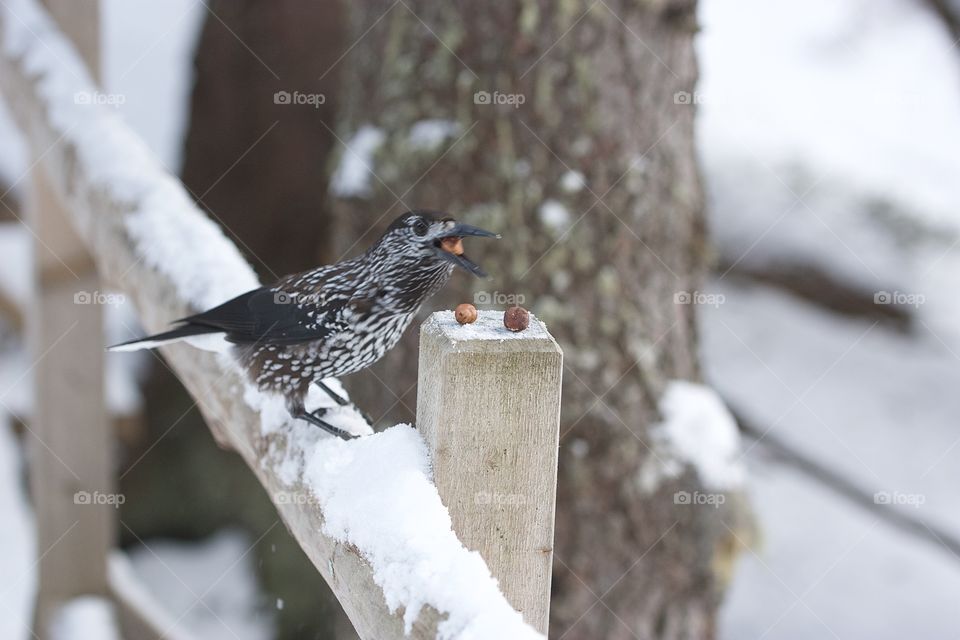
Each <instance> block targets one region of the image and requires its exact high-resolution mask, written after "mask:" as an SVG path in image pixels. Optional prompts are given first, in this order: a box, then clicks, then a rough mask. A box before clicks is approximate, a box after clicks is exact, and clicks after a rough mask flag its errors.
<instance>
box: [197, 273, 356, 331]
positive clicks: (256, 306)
mask: <svg viewBox="0 0 960 640" xmlns="http://www.w3.org/2000/svg"><path fill="white" fill-rule="evenodd" d="M290 282H291V281H290V280H286V279H285V280H284V281H281V282H279V283H277V284H276V285H274V286H271V287H261V288H259V289H254V290H253V291H248V292H247V293H244V294H242V295H240V296H237V297H236V298H234V299H232V300H229V301H227V302H225V303H223V304H221V305H220V306H218V307H214V308H213V309H210V310H209V311H205V312H204V313H200V314H197V315H194V316H190V317H187V318H184V319H183V320H182V322H187V323H192V324H196V325H202V326H208V327H215V328H217V329H220V330H222V331H224V332H225V333H226V339H227V340H229V341H230V342H234V343H237V344H253V343H256V344H277V345H291V344H300V343H303V342H313V341H315V340H322V339H324V338H327V337H329V336H331V335H333V334H336V333H339V332H341V331H343V330H344V329H346V328H347V325H346V323H345V321H344V317H343V316H344V311H345V310H346V309H348V308H350V306H351V305H352V304H353V302H352V300H353V299H354V295H353V292H346V291H330V290H326V288H318V289H314V291H315V293H312V294H310V296H297V295H295V293H294V290H293V288H292V286H291V285H290Z"/></svg>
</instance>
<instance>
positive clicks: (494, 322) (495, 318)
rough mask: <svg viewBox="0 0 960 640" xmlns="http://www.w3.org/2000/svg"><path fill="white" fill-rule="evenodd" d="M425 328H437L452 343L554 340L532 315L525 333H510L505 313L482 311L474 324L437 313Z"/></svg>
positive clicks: (479, 311)
mask: <svg viewBox="0 0 960 640" xmlns="http://www.w3.org/2000/svg"><path fill="white" fill-rule="evenodd" d="M424 326H431V327H436V328H437V329H438V330H439V331H440V332H442V333H443V334H444V335H445V336H446V337H447V338H449V339H450V340H451V341H452V342H454V343H458V342H471V341H477V340H499V341H501V342H502V341H504V340H521V339H523V340H530V339H537V340H551V341H552V340H553V337H552V336H551V335H550V333H549V332H548V331H547V327H546V325H545V324H543V323H542V322H540V321H539V320H537V317H536V316H535V315H533V314H532V313H531V314H530V326H528V327H527V328H526V329H524V330H523V331H510V330H509V329H507V328H506V327H505V326H503V311H490V310H483V309H480V310H478V311H477V321H476V322H474V323H472V324H460V323H459V322H457V320H456V317H455V316H454V315H453V311H435V312H434V313H432V314H430V317H429V318H427V320H426V322H424Z"/></svg>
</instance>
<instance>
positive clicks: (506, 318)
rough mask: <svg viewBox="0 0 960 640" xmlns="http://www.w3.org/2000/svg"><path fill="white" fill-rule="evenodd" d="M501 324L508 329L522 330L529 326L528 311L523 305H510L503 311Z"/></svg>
mask: <svg viewBox="0 0 960 640" xmlns="http://www.w3.org/2000/svg"><path fill="white" fill-rule="evenodd" d="M503 326H505V327H506V328H507V329H510V331H523V330H524V329H526V328H527V327H529V326H530V312H529V311H527V310H526V309H524V308H523V307H519V306H516V307H510V308H509V309H507V310H506V311H504V312H503Z"/></svg>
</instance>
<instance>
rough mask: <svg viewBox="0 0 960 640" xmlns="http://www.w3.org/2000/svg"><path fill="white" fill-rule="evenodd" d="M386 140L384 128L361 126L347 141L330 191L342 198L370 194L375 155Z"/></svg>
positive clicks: (331, 182)
mask: <svg viewBox="0 0 960 640" xmlns="http://www.w3.org/2000/svg"><path fill="white" fill-rule="evenodd" d="M384 140H386V134H385V133H384V132H383V130H381V129H378V128H377V127H374V126H372V125H369V124H365V125H363V126H362V127H360V128H359V129H358V130H357V132H356V133H355V134H354V135H353V137H351V138H350V140H349V141H348V142H346V143H345V146H346V149H344V151H343V155H342V156H341V158H340V164H339V166H337V169H336V170H335V171H334V173H333V177H332V178H331V181H330V192H331V193H333V195H335V196H338V197H340V198H351V197H353V198H362V197H365V196H368V195H370V179H371V178H372V177H374V173H373V155H374V154H375V153H376V152H377V149H379V148H380V145H382V144H383V142H384Z"/></svg>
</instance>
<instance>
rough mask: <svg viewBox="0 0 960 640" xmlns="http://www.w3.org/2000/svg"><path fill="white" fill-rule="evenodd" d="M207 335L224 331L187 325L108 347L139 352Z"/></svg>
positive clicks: (114, 349)
mask: <svg viewBox="0 0 960 640" xmlns="http://www.w3.org/2000/svg"><path fill="white" fill-rule="evenodd" d="M207 333H223V329H217V328H215V327H206V326H204V325H201V324H192V323H189V322H188V323H186V324H184V325H183V326H181V327H177V328H176V329H171V330H170V331H164V332H163V333H158V334H156V335H152V336H147V337H145V338H138V339H136V340H131V341H129V342H121V343H120V344H115V345H113V346H110V347H107V350H108V351H139V350H140V349H154V348H156V347H159V346H160V345H162V344H169V343H171V342H177V341H178V340H183V339H185V338H190V337H192V336H199V335H204V334H207Z"/></svg>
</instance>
